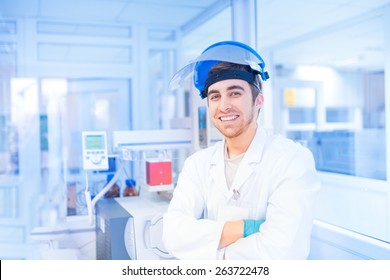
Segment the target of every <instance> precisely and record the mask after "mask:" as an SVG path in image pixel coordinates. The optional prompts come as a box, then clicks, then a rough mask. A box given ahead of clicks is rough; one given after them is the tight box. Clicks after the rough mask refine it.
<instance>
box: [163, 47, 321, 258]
mask: <svg viewBox="0 0 390 280" xmlns="http://www.w3.org/2000/svg"><path fill="white" fill-rule="evenodd" d="M193 66H194V67H193ZM193 66H191V67H192V68H193V71H194V73H193V75H194V85H195V87H197V88H198V89H199V91H200V92H201V96H202V97H203V98H207V102H208V110H209V116H210V118H211V120H212V122H213V124H214V125H215V127H216V128H217V129H218V130H219V131H220V132H221V133H222V134H223V135H224V141H221V142H219V143H216V145H214V146H212V147H209V148H207V149H204V150H201V151H199V152H197V153H194V154H193V155H191V156H190V157H189V158H188V159H187V160H186V162H185V164H184V167H183V170H182V172H181V174H180V176H179V179H178V183H177V186H176V189H175V191H174V194H173V198H172V200H171V202H170V205H169V208H168V211H167V213H166V214H165V215H164V230H163V241H164V244H165V245H166V247H167V249H168V251H169V252H170V253H171V254H172V255H173V256H175V257H176V258H179V259H305V258H306V257H307V256H308V253H309V250H310V234H311V227H312V221H313V205H314V198H315V195H316V193H317V192H318V190H319V181H318V179H317V176H316V171H315V167H314V161H313V157H312V154H311V153H310V151H309V150H307V149H306V148H304V147H302V146H301V145H299V144H296V143H294V142H292V141H291V140H288V139H286V138H283V137H281V136H273V135H270V134H268V133H267V132H266V131H265V130H264V129H263V128H261V127H259V125H258V124H257V117H258V114H259V112H260V109H261V106H262V105H263V100H264V97H263V95H262V85H261V81H260V78H259V77H261V78H262V79H263V80H266V79H267V78H268V74H267V73H266V72H265V71H264V61H263V60H262V59H261V57H260V56H259V55H258V54H257V53H256V52H255V51H254V50H253V49H251V48H250V47H249V46H246V45H244V44H242V43H238V42H231V41H228V42H220V43H217V44H214V45H212V46H210V47H209V48H207V49H206V50H205V51H204V52H203V53H202V55H201V56H200V58H198V59H197V60H196V64H195V65H193ZM185 69H187V70H188V69H189V68H188V67H187V68H185Z"/></svg>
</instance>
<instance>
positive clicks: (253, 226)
mask: <svg viewBox="0 0 390 280" xmlns="http://www.w3.org/2000/svg"><path fill="white" fill-rule="evenodd" d="M264 222H265V220H244V237H247V236H249V235H251V234H254V233H256V232H259V231H260V225H261V224H262V223H264Z"/></svg>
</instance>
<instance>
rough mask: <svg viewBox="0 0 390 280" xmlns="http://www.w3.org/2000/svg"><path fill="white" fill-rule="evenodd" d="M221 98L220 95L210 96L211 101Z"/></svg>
mask: <svg viewBox="0 0 390 280" xmlns="http://www.w3.org/2000/svg"><path fill="white" fill-rule="evenodd" d="M218 98H219V95H218V94H213V95H211V96H210V100H216V99H218Z"/></svg>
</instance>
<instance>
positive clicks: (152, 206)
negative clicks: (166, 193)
mask: <svg viewBox="0 0 390 280" xmlns="http://www.w3.org/2000/svg"><path fill="white" fill-rule="evenodd" d="M168 204H169V202H168V200H167V199H166V198H164V197H162V196H159V195H157V194H156V193H149V192H144V193H141V195H140V196H133V197H121V198H114V199H104V200H101V201H99V202H98V203H97V205H96V215H97V218H96V238H97V245H96V256H97V259H120V260H126V259H131V260H151V259H172V258H173V257H172V256H171V255H170V254H169V253H168V252H167V250H166V249H165V246H164V244H163V243H162V240H161V234H162V215H163V213H164V212H165V211H166V209H167V207H168Z"/></svg>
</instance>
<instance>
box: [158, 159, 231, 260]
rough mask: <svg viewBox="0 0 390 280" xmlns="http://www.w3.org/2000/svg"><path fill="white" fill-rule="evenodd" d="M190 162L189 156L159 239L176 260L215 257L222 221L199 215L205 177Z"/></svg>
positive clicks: (202, 204)
mask: <svg viewBox="0 0 390 280" xmlns="http://www.w3.org/2000/svg"><path fill="white" fill-rule="evenodd" d="M192 161H193V157H190V158H188V159H187V160H186V162H185V164H184V167H183V170H182V172H181V173H180V176H179V179H178V183H177V186H176V188H175V191H174V193H173V198H172V200H171V202H170V204H169V207H168V210H167V212H166V213H165V215H164V226H163V236H162V239H163V242H164V245H165V247H166V248H167V250H168V251H169V253H170V254H172V255H173V256H174V257H176V258H178V259H199V260H200V259H202V260H205V259H216V258H217V257H218V246H219V241H220V238H221V234H222V230H223V226H224V223H223V222H220V221H212V220H208V219H203V218H202V216H203V214H204V213H203V212H204V211H205V199H204V195H205V192H204V191H202V188H204V182H203V180H204V179H205V178H202V177H204V175H203V176H201V175H200V174H199V172H197V168H196V164H195V162H192ZM202 164H203V163H202Z"/></svg>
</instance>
